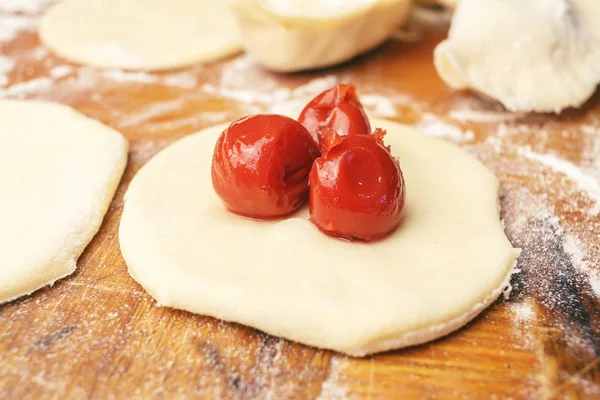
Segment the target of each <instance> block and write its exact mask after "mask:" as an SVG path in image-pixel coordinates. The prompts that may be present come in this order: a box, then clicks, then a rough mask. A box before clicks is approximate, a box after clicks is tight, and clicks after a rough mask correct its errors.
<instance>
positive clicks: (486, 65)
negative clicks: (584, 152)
mask: <svg viewBox="0 0 600 400" xmlns="http://www.w3.org/2000/svg"><path fill="white" fill-rule="evenodd" d="M598 18H600V1H589V0H573V1H571V0H531V1H521V0H461V1H460V2H459V4H458V6H457V8H456V11H455V13H454V17H453V20H452V26H451V28H450V33H449V36H448V39H447V40H445V41H444V42H442V43H440V44H439V45H438V47H437V48H436V49H435V67H436V69H437V71H438V73H439V75H440V76H441V78H442V79H443V80H444V82H446V83H447V84H448V85H449V86H450V87H452V88H454V89H466V88H470V89H474V90H476V91H478V92H481V93H483V94H484V95H487V96H489V97H491V98H492V99H495V100H498V101H499V102H501V103H502V104H503V105H504V106H505V107H506V108H507V109H509V110H511V111H523V112H529V111H538V112H556V113H559V112H560V111H561V110H563V109H565V108H567V107H578V106H580V105H582V104H583V103H584V102H585V101H586V100H587V99H589V98H590V97H591V95H592V94H593V93H594V91H595V89H596V85H597V84H598V82H600V25H599V24H598Z"/></svg>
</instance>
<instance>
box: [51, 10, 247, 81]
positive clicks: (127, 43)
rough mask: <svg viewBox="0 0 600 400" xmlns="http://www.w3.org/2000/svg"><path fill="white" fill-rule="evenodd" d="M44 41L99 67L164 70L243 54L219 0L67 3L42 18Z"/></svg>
mask: <svg viewBox="0 0 600 400" xmlns="http://www.w3.org/2000/svg"><path fill="white" fill-rule="evenodd" d="M40 37H41V39H42V42H43V43H44V44H45V45H47V46H48V47H49V48H50V49H51V50H52V51H54V52H55V53H56V54H57V55H59V56H61V57H64V58H65V59H67V60H70V61H74V62H78V63H82V64H86V65H91V66H94V67H99V68H125V69H138V70H164V69H171V68H179V67H185V66H188V65H191V64H196V63H198V62H209V61H213V60H216V59H219V58H222V57H226V56H228V55H231V54H234V53H237V52H239V51H240V50H241V45H240V42H239V39H238V33H237V27H236V26H235V21H234V19H233V17H232V16H231V14H230V11H229V10H228V9H227V4H226V2H224V1H220V0H168V1H167V0H127V1H124V0H102V1H98V0H66V1H63V2H61V3H59V4H57V5H55V6H54V7H52V8H51V9H50V10H49V11H48V13H47V14H46V15H45V16H44V18H43V20H42V23H41V28H40Z"/></svg>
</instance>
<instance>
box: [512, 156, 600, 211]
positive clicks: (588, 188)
mask: <svg viewBox="0 0 600 400" xmlns="http://www.w3.org/2000/svg"><path fill="white" fill-rule="evenodd" d="M517 152H518V154H519V155H521V156H523V157H526V158H528V159H530V160H534V161H537V162H539V163H541V164H543V165H545V166H547V167H549V168H550V169H552V170H553V171H555V172H559V173H562V174H564V175H565V176H566V177H567V178H569V179H570V180H571V181H572V182H573V183H574V184H575V185H577V187H578V189H579V190H580V191H581V192H583V193H585V194H586V195H587V196H589V197H590V198H591V199H592V200H593V201H594V206H593V207H592V208H591V209H590V210H589V213H590V214H592V215H596V214H598V213H600V183H598V180H597V179H596V178H594V177H592V176H590V175H587V174H585V173H584V172H583V171H582V169H581V168H579V167H578V166H577V165H575V164H572V163H570V162H569V161H566V160H563V159H561V158H558V157H556V156H555V155H553V154H539V153H536V152H534V151H532V150H531V149H530V148H529V147H519V148H518V149H517Z"/></svg>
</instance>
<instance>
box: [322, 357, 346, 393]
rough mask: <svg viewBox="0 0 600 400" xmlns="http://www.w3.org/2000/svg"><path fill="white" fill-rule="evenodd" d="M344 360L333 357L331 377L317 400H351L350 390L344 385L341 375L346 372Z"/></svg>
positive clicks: (324, 383) (326, 381)
mask: <svg viewBox="0 0 600 400" xmlns="http://www.w3.org/2000/svg"><path fill="white" fill-rule="evenodd" d="M344 360H345V358H341V357H333V358H332V359H331V365H330V366H329V368H330V372H329V376H328V377H327V380H325V381H324V382H323V385H322V387H321V393H319V396H318V397H317V400H344V399H348V398H349V389H348V387H347V386H346V385H345V384H344V382H343V379H342V378H341V375H340V373H341V372H343V370H344V363H343V361H344Z"/></svg>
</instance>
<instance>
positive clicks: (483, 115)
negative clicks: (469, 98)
mask: <svg viewBox="0 0 600 400" xmlns="http://www.w3.org/2000/svg"><path fill="white" fill-rule="evenodd" d="M448 116H449V117H450V118H452V119H453V120H455V121H459V122H483V123H499V122H507V121H515V120H518V119H520V118H522V117H523V116H524V114H520V113H510V112H506V111H505V112H495V111H478V110H470V109H458V110H451V111H450V112H449V113H448Z"/></svg>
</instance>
